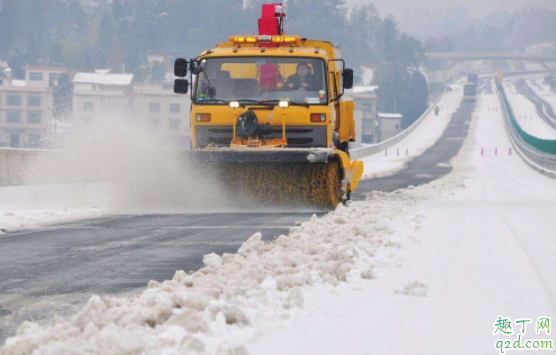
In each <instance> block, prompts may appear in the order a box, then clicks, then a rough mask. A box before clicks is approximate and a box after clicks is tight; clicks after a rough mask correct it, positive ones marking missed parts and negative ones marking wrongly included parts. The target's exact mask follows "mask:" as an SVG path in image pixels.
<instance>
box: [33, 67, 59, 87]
mask: <svg viewBox="0 0 556 355" xmlns="http://www.w3.org/2000/svg"><path fill="white" fill-rule="evenodd" d="M23 68H24V69H25V82H26V83H27V86H29V87H54V86H56V85H58V83H59V82H60V80H61V78H62V77H63V76H64V75H66V74H67V73H68V70H67V69H66V68H64V67H46V66H31V65H26V66H24V67H23Z"/></svg>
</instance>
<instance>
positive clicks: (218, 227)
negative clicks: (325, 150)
mask: <svg viewBox="0 0 556 355" xmlns="http://www.w3.org/2000/svg"><path fill="white" fill-rule="evenodd" d="M474 107H475V103H474V102H467V103H463V104H462V106H461V107H460V109H459V110H458V111H457V112H456V113H455V114H454V115H453V117H452V121H451V123H450V124H449V126H448V128H447V130H446V131H445V133H444V135H443V137H442V138H441V139H440V140H439V141H438V142H437V143H436V144H435V145H433V146H432V147H431V148H429V149H428V150H427V151H426V152H425V153H424V154H423V155H421V156H420V157H417V158H415V159H413V160H412V161H411V162H410V163H409V165H408V168H407V169H406V170H403V171H401V172H399V173H398V174H396V175H394V176H391V177H388V178H382V179H375V180H370V181H364V182H362V183H361V184H360V185H359V189H358V191H357V193H356V194H354V196H353V198H354V199H362V198H364V195H365V193H367V192H370V191H371V190H384V191H391V190H396V189H400V188H404V187H407V186H409V185H413V186H417V185H420V184H424V183H428V182H430V181H432V180H435V179H437V178H439V177H441V176H444V175H445V174H447V173H448V172H449V171H450V170H451V168H450V167H449V166H448V165H446V164H447V163H448V162H449V161H450V160H451V158H452V157H454V156H455V155H456V154H457V152H458V151H459V149H460V148H461V146H462V144H463V139H464V138H465V136H466V135H467V132H468V129H469V122H470V119H471V114H472V112H473V110H474ZM312 214H313V213H311V212H295V211H292V212H285V213H225V214H185V215H148V216H119V217H114V218H105V219H95V220H89V221H80V222H75V223H68V224H64V225H61V226H56V227H49V228H44V229H40V230H33V231H22V232H14V233H10V234H8V235H6V236H4V237H2V238H0V344H2V343H3V341H4V340H5V339H6V337H8V336H11V335H13V334H14V333H15V330H16V329H17V327H18V326H19V325H20V324H21V323H22V322H23V321H24V320H35V321H41V320H43V319H50V318H51V317H52V316H53V314H55V313H57V314H61V315H66V314H70V313H72V312H74V311H75V309H77V308H80V307H82V304H83V302H86V300H87V299H88V298H89V297H90V296H91V295H92V294H125V293H133V292H135V291H134V290H137V289H139V288H140V289H142V288H144V287H145V286H146V284H147V283H148V281H149V280H157V281H163V280H166V279H169V278H172V276H173V274H174V272H175V270H186V271H188V270H195V269H198V268H199V267H200V266H202V258H203V255H205V254H208V253H218V254H222V253H234V252H236V251H237V249H238V248H239V246H240V245H241V244H242V243H243V242H244V241H245V240H246V239H247V238H249V237H250V236H252V235H253V234H254V233H256V232H261V233H262V235H263V238H264V239H265V240H272V239H274V238H275V237H277V236H279V235H280V234H284V233H288V231H289V227H290V226H293V225H295V224H296V222H297V221H303V220H307V219H308V218H310V216H311V215H312Z"/></svg>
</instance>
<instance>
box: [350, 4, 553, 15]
mask: <svg viewBox="0 0 556 355" xmlns="http://www.w3.org/2000/svg"><path fill="white" fill-rule="evenodd" d="M368 2H372V3H374V4H375V5H376V6H377V7H378V9H379V10H380V12H381V13H382V14H383V15H388V14H393V15H394V16H395V17H396V18H398V19H401V18H403V17H404V16H405V14H406V12H407V11H408V10H410V9H415V8H419V7H429V8H434V7H452V6H462V7H464V8H466V9H467V11H468V12H469V15H470V16H471V17H483V16H484V15H487V14H489V13H491V12H494V11H500V10H514V9H518V8H522V7H523V6H525V5H530V6H535V7H542V8H546V9H551V10H556V0H440V1H439V0H346V3H347V4H348V5H356V4H357V5H359V4H365V3H368Z"/></svg>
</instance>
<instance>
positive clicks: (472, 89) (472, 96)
mask: <svg viewBox="0 0 556 355" xmlns="http://www.w3.org/2000/svg"><path fill="white" fill-rule="evenodd" d="M476 100H477V85H475V84H465V86H464V87H463V101H476Z"/></svg>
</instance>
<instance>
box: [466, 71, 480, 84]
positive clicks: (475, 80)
mask: <svg viewBox="0 0 556 355" xmlns="http://www.w3.org/2000/svg"><path fill="white" fill-rule="evenodd" d="M467 82H468V83H469V84H475V85H479V75H477V74H468V75H467Z"/></svg>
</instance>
